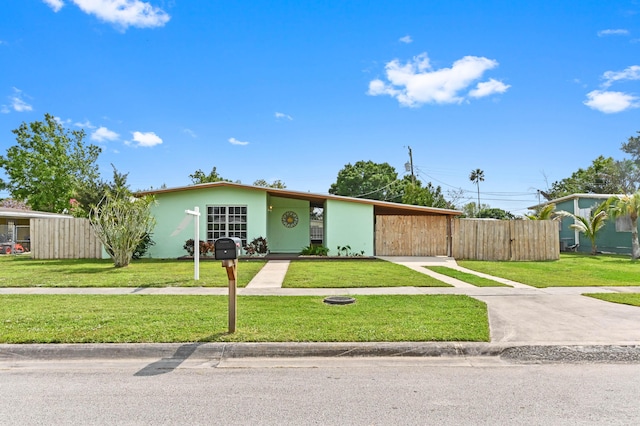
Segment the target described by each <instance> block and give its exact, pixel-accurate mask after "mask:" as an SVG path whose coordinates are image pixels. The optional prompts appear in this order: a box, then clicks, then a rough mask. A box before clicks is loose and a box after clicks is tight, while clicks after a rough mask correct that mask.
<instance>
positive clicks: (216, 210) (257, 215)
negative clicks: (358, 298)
mask: <svg viewBox="0 0 640 426" xmlns="http://www.w3.org/2000/svg"><path fill="white" fill-rule="evenodd" d="M139 195H153V196H154V197H155V199H156V204H155V205H154V207H153V209H152V214H153V216H154V217H155V218H156V228H155V229H154V231H153V240H154V241H155V245H153V246H152V247H151V248H150V250H149V253H148V254H149V255H150V256H151V257H154V258H175V257H179V256H183V255H185V254H186V252H185V250H184V249H183V245H184V243H185V241H186V240H188V239H190V238H193V236H194V228H193V226H194V225H193V224H191V225H189V226H187V227H186V228H185V229H183V230H182V231H181V232H179V233H178V234H177V235H172V234H175V231H176V229H177V228H178V226H179V224H180V223H181V222H182V221H183V219H184V217H185V210H194V208H195V207H198V209H199V211H200V214H201V216H200V229H199V231H200V234H199V235H200V240H203V241H209V242H213V241H215V240H216V239H218V238H221V237H237V238H240V239H241V240H242V242H243V246H244V245H246V244H247V242H251V241H252V240H253V239H255V238H258V237H264V238H266V239H267V241H268V247H269V252H270V253H283V254H284V253H291V254H295V253H300V251H301V250H302V249H303V248H304V247H307V246H309V245H310V244H312V243H313V244H322V245H324V246H325V247H327V248H328V249H329V255H337V254H338V251H337V248H338V247H344V246H349V247H350V252H351V253H357V254H362V255H364V256H373V255H376V254H388V253H378V252H380V251H381V249H378V250H376V242H378V247H389V250H391V248H392V247H393V245H392V244H383V243H388V242H389V241H388V240H389V239H392V238H393V239H403V238H411V237H412V235H410V234H411V233H412V232H413V231H412V230H411V229H409V228H408V227H407V228H406V229H402V228H401V227H400V229H397V227H396V228H394V229H388V227H385V228H384V230H383V231H379V232H378V233H376V221H377V218H379V217H381V216H385V217H391V216H393V217H396V218H407V217H423V218H428V219H429V222H428V223H430V224H431V223H433V224H434V225H433V226H431V227H430V228H429V229H422V230H421V232H422V233H424V234H425V235H426V237H424V238H423V239H429V240H432V241H442V243H441V244H437V245H435V246H434V245H433V244H431V246H429V247H428V248H425V251H424V252H421V253H418V254H419V255H450V252H451V247H450V241H451V235H450V233H451V219H452V218H453V217H454V216H456V215H459V214H460V213H461V212H459V211H456V210H448V209H438V208H432V207H422V206H411V205H405V204H397V203H389V202H384V201H377V200H367V199H360V198H351V197H341V196H335V195H324V194H323V195H320V194H312V193H308V192H297V191H290V190H287V189H274V188H265V187H257V186H250V185H242V184H237V183H231V182H213V183H204V184H198V185H190V186H184V187H177V188H168V189H158V190H152V191H145V192H141V193H139ZM425 223H426V222H425ZM429 232H431V233H432V236H433V238H427V237H429ZM376 234H377V235H376ZM383 240H384V241H383ZM434 247H435V248H434ZM394 254H396V255H403V253H394ZM404 254H405V255H408V254H411V255H416V252H415V247H413V248H412V253H404Z"/></svg>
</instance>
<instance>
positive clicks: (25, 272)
mask: <svg viewBox="0 0 640 426" xmlns="http://www.w3.org/2000/svg"><path fill="white" fill-rule="evenodd" d="M264 264H265V262H264V261H239V263H238V282H237V285H238V287H245V286H246V285H247V284H248V283H249V281H251V279H252V278H253V276H254V275H255V274H257V273H258V271H259V270H260V269H262V267H263V266H264ZM0 271H1V272H0V287H199V286H202V287H226V286H228V284H229V280H228V278H227V273H226V269H225V268H223V267H222V263H221V262H220V261H219V260H218V261H215V260H207V261H201V262H200V280H198V281H195V280H194V279H193V261H181V260H162V259H140V260H134V261H132V263H131V264H130V265H129V266H127V267H124V268H114V266H113V262H112V261H111V260H110V259H65V260H34V259H31V257H29V256H1V257H0Z"/></svg>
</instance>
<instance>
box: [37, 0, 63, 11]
mask: <svg viewBox="0 0 640 426" xmlns="http://www.w3.org/2000/svg"><path fill="white" fill-rule="evenodd" d="M42 1H44V2H45V3H46V4H47V6H49V7H50V8H51V9H53V11H54V12H59V11H60V9H62V6H64V2H63V1H62V0H42Z"/></svg>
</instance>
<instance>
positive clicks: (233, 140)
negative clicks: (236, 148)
mask: <svg viewBox="0 0 640 426" xmlns="http://www.w3.org/2000/svg"><path fill="white" fill-rule="evenodd" d="M229 143H230V144H231V145H249V142H242V141H239V140H238V139H236V138H229Z"/></svg>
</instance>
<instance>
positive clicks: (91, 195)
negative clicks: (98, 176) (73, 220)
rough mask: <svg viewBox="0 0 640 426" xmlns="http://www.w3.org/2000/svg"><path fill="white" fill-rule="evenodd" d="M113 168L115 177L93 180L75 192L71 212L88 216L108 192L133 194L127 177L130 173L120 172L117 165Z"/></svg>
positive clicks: (125, 194)
mask: <svg viewBox="0 0 640 426" xmlns="http://www.w3.org/2000/svg"><path fill="white" fill-rule="evenodd" d="M111 167H112V168H113V178H112V180H111V181H110V182H109V181H104V180H100V181H91V182H88V183H86V184H85V185H82V186H81V187H80V188H79V189H78V190H77V191H76V193H75V194H74V199H73V200H74V201H72V202H71V203H70V204H72V206H71V213H72V214H73V215H74V216H83V217H88V216H89V212H90V211H91V209H93V208H95V207H96V206H97V205H98V204H99V203H100V202H101V201H102V200H103V199H104V198H105V197H106V196H107V194H109V193H111V194H119V195H120V196H130V195H132V192H131V189H130V188H129V184H128V183H127V178H128V176H129V173H120V172H119V171H118V169H116V166H114V165H113V164H111Z"/></svg>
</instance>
